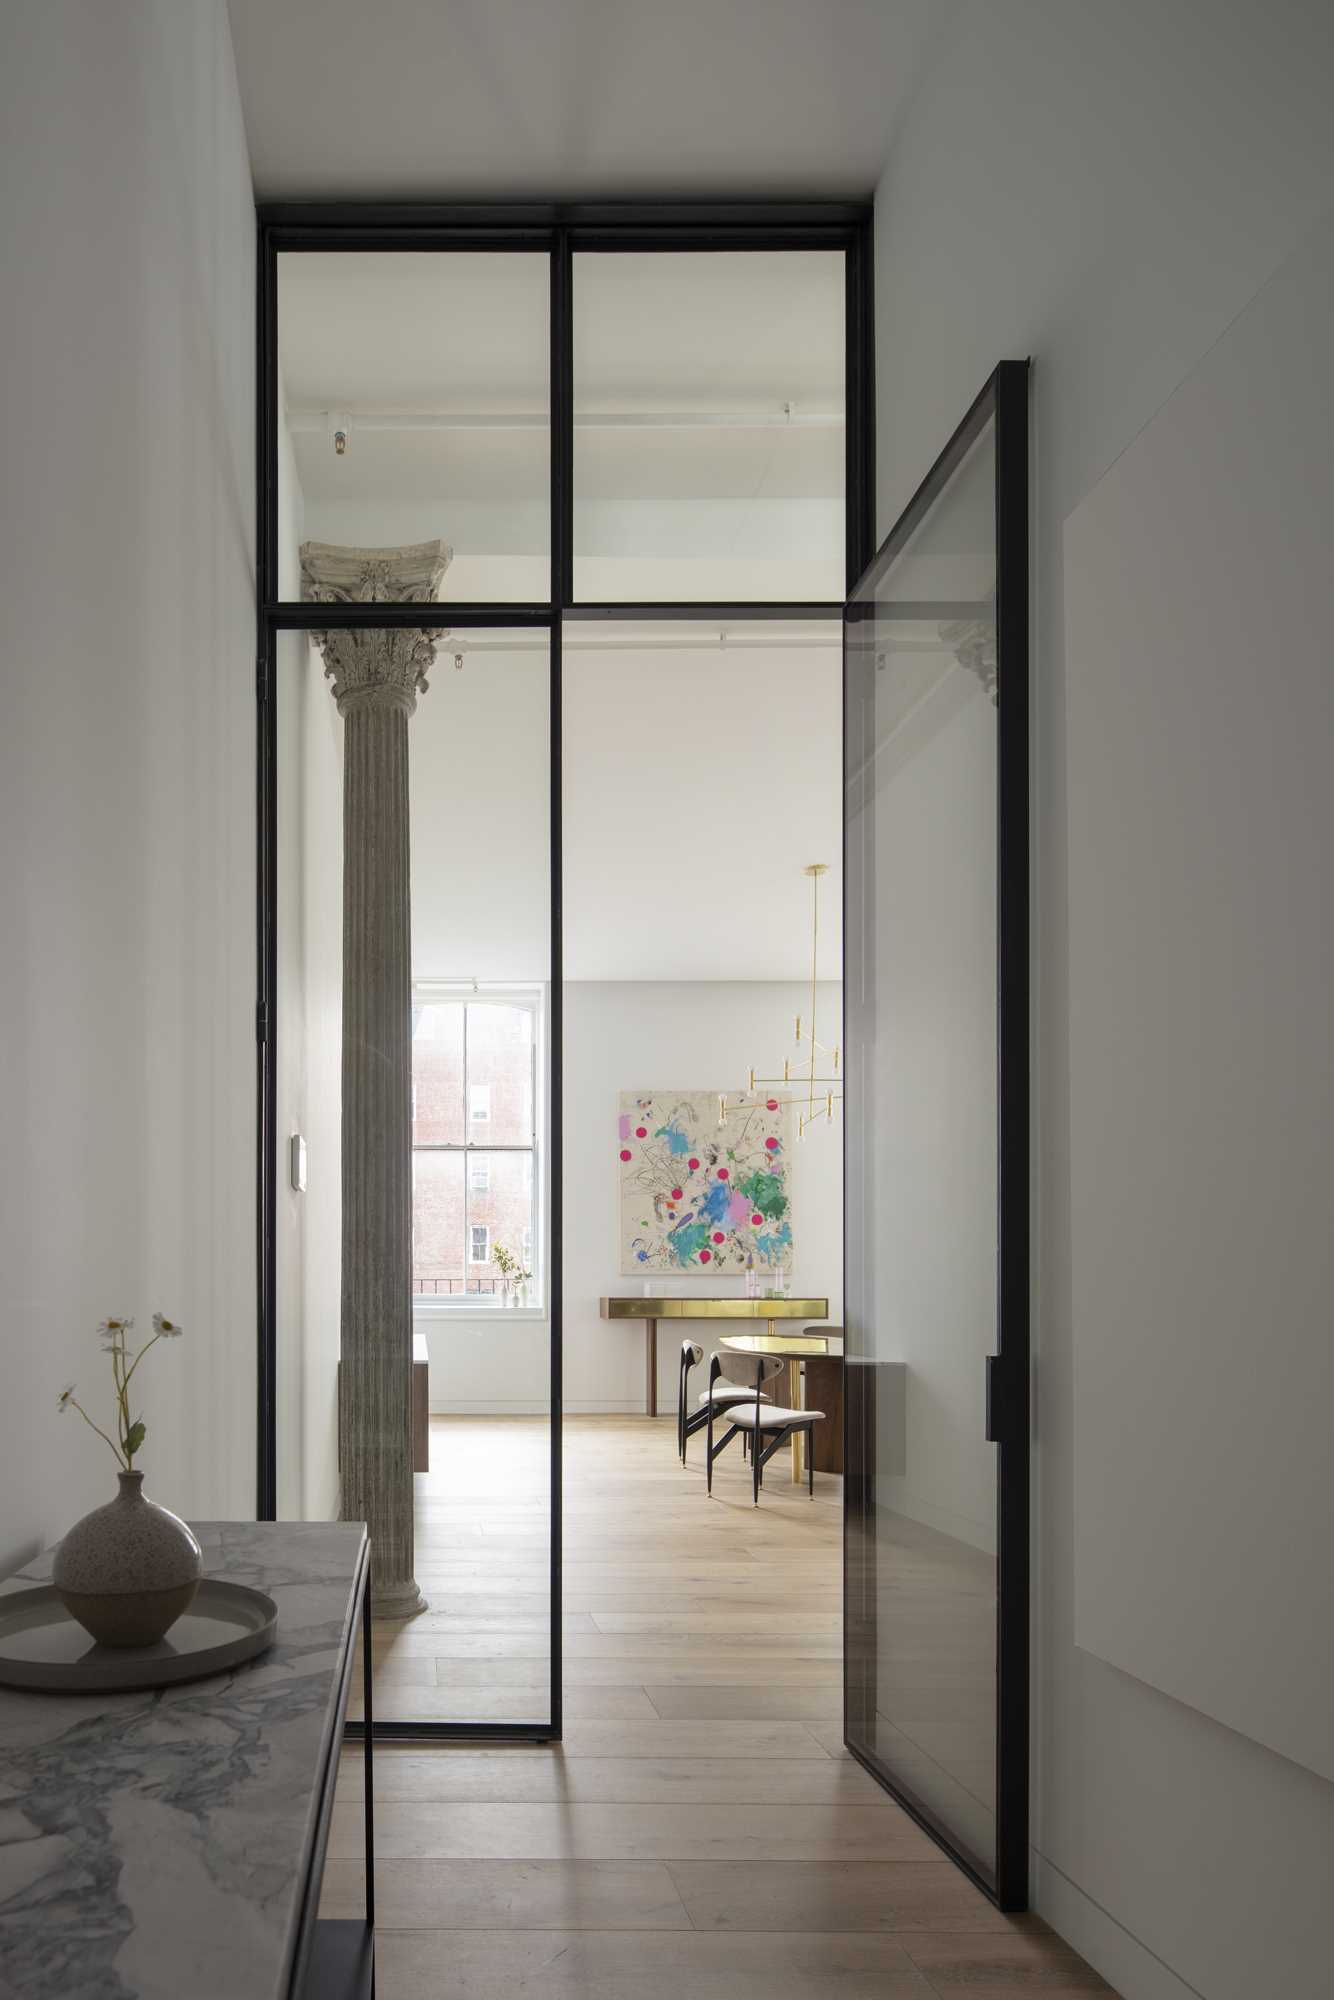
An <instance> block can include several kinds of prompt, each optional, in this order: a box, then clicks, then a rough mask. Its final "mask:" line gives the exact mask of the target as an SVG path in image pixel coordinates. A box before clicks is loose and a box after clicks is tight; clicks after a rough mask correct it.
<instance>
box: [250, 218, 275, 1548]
mask: <svg viewBox="0 0 1334 2000" xmlns="http://www.w3.org/2000/svg"><path fill="white" fill-rule="evenodd" d="M255 260H256V279H257V282H256V292H255V421H256V440H255V565H256V571H257V578H258V590H257V592H256V595H257V596H258V598H259V599H260V602H261V603H262V602H263V600H264V599H265V598H266V597H267V596H269V595H270V593H271V592H273V591H275V590H276V589H277V576H278V571H277V549H278V519H277V516H278V411H277V385H278V317H277V300H276V297H275V289H276V287H275V276H276V269H277V267H276V262H275V258H274V253H273V251H272V248H271V246H270V243H269V238H268V231H267V230H266V229H265V228H264V227H263V226H262V225H261V226H260V228H259V231H258V236H257V241H256V252H255ZM274 652H275V647H274V633H273V628H272V626H271V625H270V623H269V621H268V620H267V619H266V618H264V617H263V616H262V615H261V616H260V617H259V619H258V623H257V631H256V647H255V654H256V660H255V674H256V679H255V795H256V796H255V883H256V895H255V900H256V913H255V986H256V993H255V1036H256V1042H257V1058H256V1079H255V1115H256V1126H257V1138H258V1145H259V1171H258V1174H257V1177H256V1208H257V1214H256V1227H255V1257H256V1269H255V1286H256V1300H255V1303H256V1315H255V1317H256V1329H255V1331H256V1355H255V1399H256V1435H255V1514H256V1518H257V1519H259V1520H261V1521H272V1520H274V1519H276V1517H277V1512H278V1415H277V1394H276V1384H277V1362H278V1351H277V1329H276V1324H275V1316H276V1313H277V1300H278V1256H277V1217H278V1195H277V1186H276V1182H275V1175H276V1173H277V1165H278V1162H277V1150H278V1124H277V1116H278V1113H277V1031H278V1026H277V1014H278V972H277V943H278V910H277V904H278V863H277V829H278V780H277V699H278V690H277V676H276V664H277V663H276V660H275V657H274Z"/></svg>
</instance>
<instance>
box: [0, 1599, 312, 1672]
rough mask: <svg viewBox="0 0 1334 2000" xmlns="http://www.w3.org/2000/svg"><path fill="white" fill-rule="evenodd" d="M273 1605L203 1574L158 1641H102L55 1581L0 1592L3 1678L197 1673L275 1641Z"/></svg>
mask: <svg viewBox="0 0 1334 2000" xmlns="http://www.w3.org/2000/svg"><path fill="white" fill-rule="evenodd" d="M277 1631H278V1607H277V1605H276V1604H275V1603H274V1601H273V1599H272V1598H271V1597H266V1596H265V1595H264V1593H263V1591H262V1590H250V1589H249V1588H248V1587H247V1586H246V1585H245V1584H243V1583H223V1582H221V1581H220V1580H218V1579H215V1578H213V1577H205V1578H204V1581H203V1582H202V1583H201V1584H200V1586H199V1590H198V1592H197V1594H196V1596H195V1601H194V1603H193V1604H192V1605H191V1606H190V1609H189V1610H188V1611H187V1612H186V1613H185V1614H184V1616H183V1617H181V1618H178V1619H177V1620H176V1623H175V1624H174V1625H173V1626H172V1628H171V1630H170V1632H168V1634H167V1636H166V1638H165V1639H159V1640H158V1642H157V1644H156V1645H155V1646H99V1645H98V1644H97V1642H96V1641H95V1640H94V1639H91V1638H90V1637H89V1635H88V1634H87V1633H86V1632H85V1631H84V1629H83V1627H82V1625H80V1624H79V1623H78V1621H77V1619H74V1618H71V1617H70V1614H69V1612H68V1611H66V1609H65V1607H64V1605H63V1604H62V1603H61V1601H60V1599H59V1598H58V1597H57V1595H56V1592H55V1588H54V1586H53V1585H52V1584H49V1583H45V1584H42V1585H41V1586H40V1587H39V1588H37V1589H35V1590H16V1591H15V1592H14V1594H13V1595H12V1596H11V1597H2V1596H0V1684H3V1685H4V1686H6V1687H19V1688H28V1689H30V1690H31V1691H33V1692H35V1693H39V1694H106V1693H109V1692H110V1693H125V1692H128V1691H130V1690H131V1689H137V1688H158V1687H168V1686H170V1684H171V1683H172V1682H173V1681H197V1680H202V1679H204V1677H205V1676H206V1675H208V1674H221V1673H225V1672H226V1671H227V1669H228V1668H229V1667H236V1666H239V1665H240V1664H241V1662H242V1661H243V1660H249V1659H253V1658H254V1656H255V1654H256V1653H262V1652H263V1651H264V1648H265V1647H266V1646H271V1645H272V1644H273V1641H274V1638H275V1636H276V1634H277Z"/></svg>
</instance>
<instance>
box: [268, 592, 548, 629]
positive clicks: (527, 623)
mask: <svg viewBox="0 0 1334 2000" xmlns="http://www.w3.org/2000/svg"><path fill="white" fill-rule="evenodd" d="M263 616H264V619H265V620H266V622H267V623H268V624H269V625H270V626H271V627H272V628H273V629H274V630H275V631H280V632H282V631H297V632H299V631H320V632H329V631H347V630H352V631H358V630H361V631H374V630H376V628H377V627H385V626H393V627H394V628H395V629H397V628H398V627H400V626H403V625H408V626H418V625H419V626H421V628H422V629H423V630H424V631H438V630H440V629H441V628H443V629H444V630H445V631H447V632H448V631H460V632H463V631H487V630H489V629H494V628H497V627H499V628H500V629H501V630H506V629H509V628H514V629H516V630H517V629H519V628H524V629H527V628H529V627H537V628H539V629H549V628H550V626H551V625H552V623H553V621H554V619H555V616H556V613H555V611H554V609H553V607H552V606H551V605H550V604H527V603H525V604H463V603H459V604H451V603H449V601H448V600H447V599H444V598H437V599H435V600H433V601H432V602H431V603H429V604H403V603H394V604H373V603H371V602H370V601H369V599H368V600H366V601H365V602H358V603H352V604H319V603H316V602H315V601H314V600H313V599H311V598H308V597H301V598H279V599H276V600H275V601H274V602H272V603H269V604H266V605H265V606H264V610H263Z"/></svg>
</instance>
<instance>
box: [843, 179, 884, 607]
mask: <svg viewBox="0 0 1334 2000" xmlns="http://www.w3.org/2000/svg"><path fill="white" fill-rule="evenodd" d="M843 296H844V356H845V360H844V384H843V388H844V398H845V422H844V427H843V438H844V451H845V454H846V461H845V468H844V531H845V537H846V542H847V588H848V589H849V590H851V589H852V588H853V586H854V584H855V583H856V581H857V579H858V577H859V576H860V575H861V573H862V571H863V570H864V569H865V568H866V565H867V564H868V563H869V562H870V560H871V557H872V556H873V555H874V553H875V500H876V496H875V278H874V263H873V236H872V225H871V219H870V217H869V216H868V217H867V218H866V220H865V221H864V222H863V223H862V224H861V226H860V228H859V229H858V230H857V233H856V235H855V237H854V239H853V241H852V242H851V243H850V244H849V246H848V254H847V267H846V273H845V284H844V294H843Z"/></svg>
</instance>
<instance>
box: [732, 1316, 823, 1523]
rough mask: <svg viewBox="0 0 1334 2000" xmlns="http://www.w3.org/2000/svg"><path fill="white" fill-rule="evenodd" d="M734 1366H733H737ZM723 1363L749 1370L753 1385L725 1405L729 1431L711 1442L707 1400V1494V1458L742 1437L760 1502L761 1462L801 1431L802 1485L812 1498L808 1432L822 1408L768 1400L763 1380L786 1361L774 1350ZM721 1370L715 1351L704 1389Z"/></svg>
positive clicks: (820, 1420)
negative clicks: (793, 1407) (803, 1449)
mask: <svg viewBox="0 0 1334 2000" xmlns="http://www.w3.org/2000/svg"><path fill="white" fill-rule="evenodd" d="M738 1364H739V1366H738ZM727 1366H728V1367H729V1368H735V1369H737V1371H738V1372H740V1369H743V1368H744V1369H745V1371H746V1372H747V1374H753V1378H754V1379H753V1384H752V1386H750V1387H749V1388H748V1389H747V1391H746V1395H745V1399H744V1401H742V1402H740V1403H736V1404H733V1405H731V1407H729V1408H728V1409H727V1410H726V1415H727V1420H728V1425H729V1429H728V1431H727V1434H726V1436H725V1437H722V1438H720V1439H719V1441H718V1443H717V1444H715V1443H714V1441H713V1410H714V1405H713V1399H712V1395H710V1399H709V1404H708V1419H707V1422H708V1431H709V1438H708V1475H709V1492H710V1493H712V1492H713V1461H714V1459H715V1458H717V1457H718V1455H719V1453H720V1452H724V1451H726V1449H727V1447H728V1445H729V1444H730V1443H731V1442H732V1439H733V1438H734V1437H739V1438H740V1439H741V1440H742V1445H743V1448H744V1446H745V1443H746V1441H747V1439H749V1442H750V1475H751V1481H752V1487H753V1492H754V1499H755V1505H756V1506H757V1507H758V1506H759V1504H760V1486H761V1483H762V1481H763V1478H764V1468H765V1464H766V1463H767V1461H768V1460H769V1459H771V1458H772V1457H773V1455H774V1453H775V1452H776V1451H777V1450H778V1449H779V1448H780V1447H781V1446H782V1445H785V1444H786V1443H787V1442H788V1441H789V1439H791V1438H793V1437H795V1436H797V1435H798V1433H803V1432H804V1434H805V1438H806V1488H807V1492H808V1494H809V1496H810V1498H811V1499H812V1500H813V1499H814V1498H815V1455H814V1453H813V1452H812V1450H811V1432H812V1431H813V1430H814V1428H815V1426H816V1424H820V1423H823V1422H824V1411H823V1410H785V1409H783V1408H781V1407H780V1406H779V1405H778V1404H776V1403H773V1402H771V1401H770V1400H769V1398H768V1396H766V1395H765V1394H764V1384H765V1383H766V1382H772V1380H773V1378H774V1376H775V1375H777V1374H778V1372H779V1370H780V1369H783V1368H786V1367H787V1363H786V1361H785V1360H783V1359H782V1357H781V1356H779V1355H777V1354H756V1355H753V1356H752V1355H744V1356H743V1355H734V1354H729V1355H728V1357H727ZM721 1372H722V1357H721V1355H718V1354H715V1355H714V1357H713V1360H712V1361H711V1362H710V1364H709V1389H710V1391H712V1389H713V1386H714V1383H715V1381H716V1380H717V1379H718V1377H719V1376H720V1374H721Z"/></svg>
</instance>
